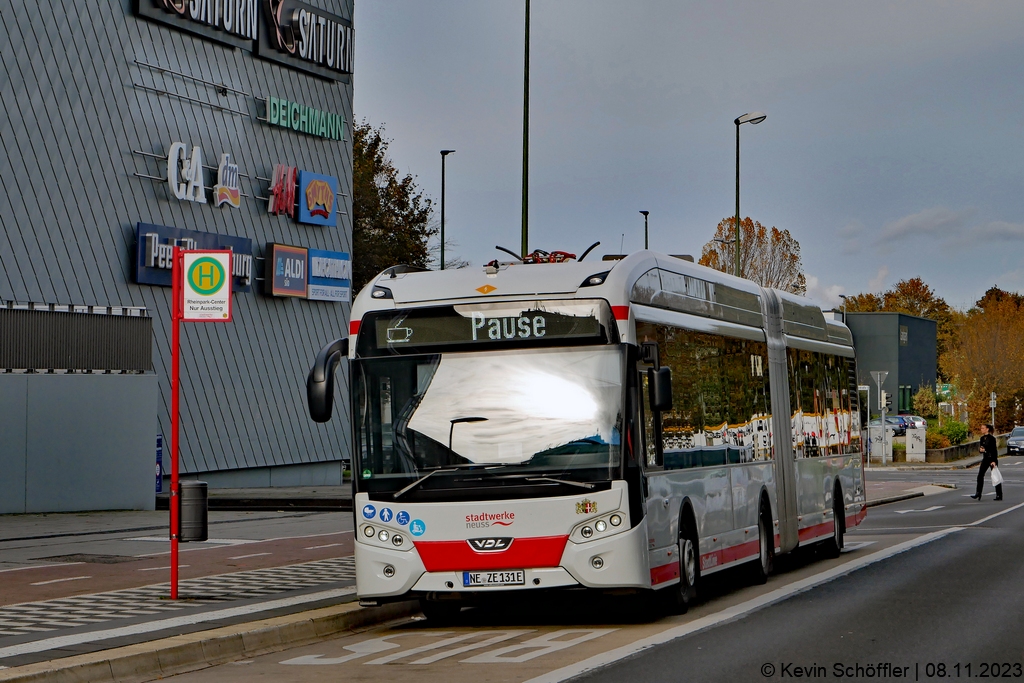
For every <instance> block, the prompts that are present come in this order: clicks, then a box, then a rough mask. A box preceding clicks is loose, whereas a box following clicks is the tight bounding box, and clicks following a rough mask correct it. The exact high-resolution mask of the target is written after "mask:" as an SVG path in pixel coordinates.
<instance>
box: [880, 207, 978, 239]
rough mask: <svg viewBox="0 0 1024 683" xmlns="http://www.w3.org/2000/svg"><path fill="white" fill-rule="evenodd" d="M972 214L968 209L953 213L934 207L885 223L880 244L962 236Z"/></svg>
mask: <svg viewBox="0 0 1024 683" xmlns="http://www.w3.org/2000/svg"><path fill="white" fill-rule="evenodd" d="M973 213H974V212H973V211H971V210H969V209H964V210H961V211H954V210H952V209H947V208H946V207H944V206H936V207H932V208H930V209H925V210H924V211H920V212H918V213H914V214H911V215H909V216H904V217H903V218H900V219H898V220H895V221H891V222H889V223H886V224H885V225H884V226H883V227H882V234H881V236H880V237H879V241H880V242H884V241H888V240H898V239H903V238H913V237H956V236H959V235H962V234H963V233H964V232H965V231H966V229H967V225H968V221H969V220H970V218H971V215H972V214H973Z"/></svg>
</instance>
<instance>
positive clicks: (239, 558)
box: [228, 553, 274, 560]
mask: <svg viewBox="0 0 1024 683" xmlns="http://www.w3.org/2000/svg"><path fill="white" fill-rule="evenodd" d="M273 554H274V553H253V554H252V555H236V556H235V557H229V558H228V559H229V560H244V559H246V558H248V557H263V556H264V555H273Z"/></svg>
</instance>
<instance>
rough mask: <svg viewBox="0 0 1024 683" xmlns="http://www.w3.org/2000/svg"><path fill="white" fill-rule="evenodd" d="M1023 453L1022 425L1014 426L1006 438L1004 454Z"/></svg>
mask: <svg viewBox="0 0 1024 683" xmlns="http://www.w3.org/2000/svg"><path fill="white" fill-rule="evenodd" d="M1011 453H1018V454H1019V453H1024V427H1014V428H1013V431H1012V432H1010V436H1009V437H1008V438H1007V439H1006V454H1007V455H1010V454H1011Z"/></svg>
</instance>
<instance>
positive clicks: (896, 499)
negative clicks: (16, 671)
mask: <svg viewBox="0 0 1024 683" xmlns="http://www.w3.org/2000/svg"><path fill="white" fill-rule="evenodd" d="M922 496H924V494H923V493H921V492H920V491H917V492H916V493H902V494H900V495H898V496H889V497H888V498H878V499H876V500H869V501H868V502H867V507H869V508H872V507H875V506H876V505H886V504H887V503H898V502H900V501H901V500H910V499H911V498H919V497H922ZM2 680H3V679H2V678H0V681H2Z"/></svg>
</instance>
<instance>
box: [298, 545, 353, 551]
mask: <svg viewBox="0 0 1024 683" xmlns="http://www.w3.org/2000/svg"><path fill="white" fill-rule="evenodd" d="M339 545H345V544H344V543H328V544H327V545H314V546H312V547H310V548H303V550H320V549H321V548H333V547H335V546H339Z"/></svg>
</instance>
